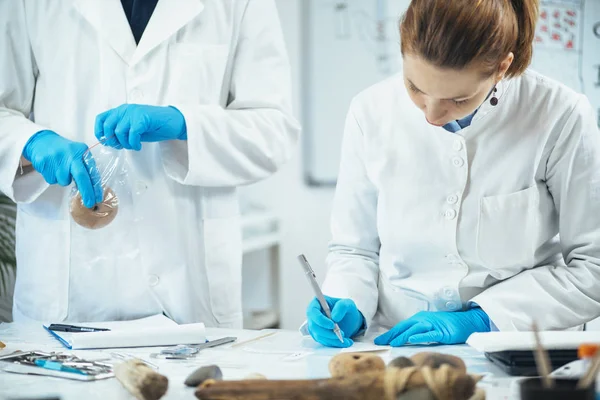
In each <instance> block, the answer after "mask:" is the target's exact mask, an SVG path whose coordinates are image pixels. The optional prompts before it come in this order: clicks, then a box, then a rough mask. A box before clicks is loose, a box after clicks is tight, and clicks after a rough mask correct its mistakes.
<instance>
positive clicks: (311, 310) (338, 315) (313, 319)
mask: <svg viewBox="0 0 600 400" xmlns="http://www.w3.org/2000/svg"><path fill="white" fill-rule="evenodd" d="M325 300H326V301H327V304H329V308H330V309H331V319H329V318H327V316H326V315H325V314H324V312H323V309H322V308H321V304H319V301H318V300H317V299H316V298H314V299H313V300H312V301H311V302H310V304H309V305H308V308H307V309H306V316H307V318H308V332H309V333H310V335H311V336H312V338H313V339H314V340H315V341H317V342H318V343H321V344H322V345H325V346H329V347H350V346H352V344H353V343H354V342H353V341H352V339H351V338H352V337H353V336H355V335H356V334H357V333H358V332H359V331H360V330H361V329H363V328H364V325H365V318H364V317H363V315H362V314H361V312H360V311H359V310H358V308H357V307H356V304H355V303H354V301H352V300H350V299H336V298H333V297H328V296H325ZM334 322H335V323H337V324H338V326H339V327H340V330H341V331H342V335H343V338H344V342H343V343H342V342H340V340H339V339H338V337H337V336H336V335H335V333H334V332H333V327H334V326H333V323H334Z"/></svg>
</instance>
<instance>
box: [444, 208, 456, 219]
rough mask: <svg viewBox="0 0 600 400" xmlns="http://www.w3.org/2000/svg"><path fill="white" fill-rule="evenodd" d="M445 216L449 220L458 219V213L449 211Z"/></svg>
mask: <svg viewBox="0 0 600 400" xmlns="http://www.w3.org/2000/svg"><path fill="white" fill-rule="evenodd" d="M444 216H445V217H446V219H447V220H451V219H454V218H456V211H454V210H451V209H448V210H446V212H444Z"/></svg>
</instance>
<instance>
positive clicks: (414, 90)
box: [408, 85, 421, 93]
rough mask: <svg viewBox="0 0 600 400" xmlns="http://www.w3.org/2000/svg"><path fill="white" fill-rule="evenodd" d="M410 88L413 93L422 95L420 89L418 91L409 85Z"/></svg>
mask: <svg viewBox="0 0 600 400" xmlns="http://www.w3.org/2000/svg"><path fill="white" fill-rule="evenodd" d="M408 87H409V88H410V90H411V91H413V92H415V93H421V91H420V90H419V89H417V88H416V87H414V86H413V85H409V86H408Z"/></svg>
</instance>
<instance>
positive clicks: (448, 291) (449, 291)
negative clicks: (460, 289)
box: [444, 288, 454, 299]
mask: <svg viewBox="0 0 600 400" xmlns="http://www.w3.org/2000/svg"><path fill="white" fill-rule="evenodd" d="M444 296H445V297H446V298H447V299H451V298H452V297H453V296H454V290H452V289H449V288H447V289H444Z"/></svg>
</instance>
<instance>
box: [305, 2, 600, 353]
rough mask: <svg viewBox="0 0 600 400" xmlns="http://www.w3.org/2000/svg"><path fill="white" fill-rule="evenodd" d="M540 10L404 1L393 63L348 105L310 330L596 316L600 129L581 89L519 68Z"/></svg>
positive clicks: (454, 327) (422, 332)
mask: <svg viewBox="0 0 600 400" xmlns="http://www.w3.org/2000/svg"><path fill="white" fill-rule="evenodd" d="M538 10H539V2H538V0H510V1H507V0H476V1H473V0H452V1H448V0H413V1H412V2H411V4H410V6H409V8H408V10H407V12H406V14H405V15H404V17H403V19H402V21H401V47H402V54H403V59H404V68H403V72H402V73H400V74H399V75H397V76H394V77H391V78H390V79H388V80H385V81H383V82H381V83H379V84H376V85H375V86H373V87H371V88H369V89H367V90H365V91H364V92H363V93H361V94H359V95H358V96H357V97H356V98H355V99H354V100H353V102H352V104H351V106H350V111H349V113H348V117H347V120H346V128H345V134H344V141H343V147H342V161H341V169H340V173H339V180H338V184H337V189H336V195H335V201H334V205H333V216H332V231H333V240H332V242H331V245H330V252H329V256H328V267H329V271H328V274H327V276H326V279H325V282H324V285H323V291H324V293H325V294H326V295H328V296H331V297H329V302H330V305H331V308H332V319H331V320H330V319H328V318H326V317H325V316H324V315H323V313H322V311H321V308H320V306H319V304H318V302H316V301H313V302H311V303H310V305H309V307H308V310H307V315H308V330H309V332H310V334H311V335H312V336H313V338H314V339H315V340H317V341H318V342H321V343H323V344H325V345H329V346H350V345H351V344H352V340H351V338H352V337H354V336H356V335H358V334H360V333H361V331H363V330H364V329H365V328H371V326H378V327H384V328H386V330H387V329H389V330H387V331H386V332H385V333H383V334H382V335H380V336H378V337H377V338H376V339H375V343H376V344H380V345H388V344H389V345H392V346H402V345H404V344H407V343H409V344H420V343H431V342H437V343H444V344H453V343H463V342H465V340H466V339H467V338H468V336H469V335H470V334H471V333H473V332H485V331H489V330H493V329H499V330H501V331H510V330H521V331H522V330H529V329H530V328H531V322H532V320H533V319H536V320H537V323H538V324H539V327H540V328H541V329H545V330H552V329H570V328H573V329H577V328H580V327H581V325H583V324H585V323H586V322H587V321H590V320H592V319H594V318H596V317H598V316H599V315H600V134H599V132H598V128H597V126H596V120H595V116H594V110H593V109H592V107H591V105H590V103H589V101H588V100H587V98H586V97H585V96H583V95H581V94H578V93H575V92H573V91H572V90H570V89H568V88H567V87H565V86H563V85H561V84H560V83H558V82H555V81H552V80H551V79H548V78H546V77H544V76H540V75H538V74H536V73H535V72H533V71H528V70H527V67H528V65H529V64H530V61H531V57H532V46H533V40H534V35H535V34H534V32H535V25H536V20H537V16H538ZM332 320H333V321H335V322H336V323H338V324H339V326H340V328H341V329H342V330H343V332H344V335H345V339H344V342H343V343H341V342H340V341H339V340H338V339H337V338H336V337H335V334H334V333H333V332H332V329H333V321H332Z"/></svg>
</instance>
